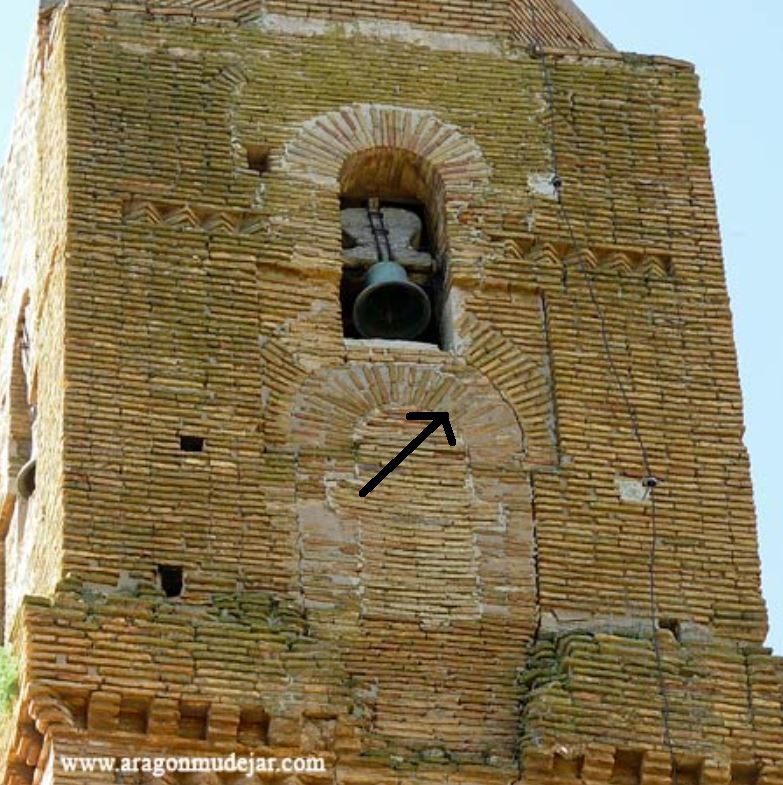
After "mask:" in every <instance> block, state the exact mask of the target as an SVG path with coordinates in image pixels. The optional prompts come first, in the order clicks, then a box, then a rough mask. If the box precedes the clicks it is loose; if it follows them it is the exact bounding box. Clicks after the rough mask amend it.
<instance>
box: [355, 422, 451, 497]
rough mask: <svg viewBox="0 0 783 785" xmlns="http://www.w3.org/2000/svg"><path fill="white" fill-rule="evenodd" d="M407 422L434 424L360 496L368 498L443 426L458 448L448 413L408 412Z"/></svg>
mask: <svg viewBox="0 0 783 785" xmlns="http://www.w3.org/2000/svg"><path fill="white" fill-rule="evenodd" d="M405 419H407V420H432V422H431V423H430V424H429V425H428V426H427V427H426V428H425V429H424V430H423V431H422V432H421V433H420V434H419V435H418V436H417V437H416V438H415V439H414V440H413V441H412V442H411V443H410V444H409V445H408V446H407V447H405V448H404V449H403V450H402V452H400V454H399V455H398V456H397V457H396V458H394V459H393V460H391V461H389V463H387V464H386V466H384V467H383V469H381V470H380V471H379V472H378V474H376V475H375V477H373V478H372V479H371V480H370V482H368V483H367V485H365V486H364V488H362V489H361V490H360V491H359V496H367V494H368V493H370V492H371V491H373V490H374V489H375V488H377V487H378V486H379V485H380V484H381V483H382V482H383V481H384V480H385V479H386V478H387V477H388V476H389V475H390V474H391V473H392V472H393V471H394V470H395V469H396V468H397V467H398V466H399V465H400V464H401V463H402V462H403V461H404V460H405V459H406V458H407V457H408V456H409V455H410V454H411V453H412V452H413V451H414V450H416V449H418V448H419V447H421V445H422V444H424V442H425V441H427V439H429V438H430V436H432V434H433V433H435V431H437V430H438V428H440V426H441V425H442V426H443V430H444V431H445V432H446V439H448V442H449V444H450V445H451V446H452V447H456V445H457V439H456V438H455V436H454V430H453V429H452V427H451V422H450V421H449V413H448V412H408V414H406V415H405Z"/></svg>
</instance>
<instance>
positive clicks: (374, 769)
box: [0, 0, 783, 785]
mask: <svg viewBox="0 0 783 785" xmlns="http://www.w3.org/2000/svg"><path fill="white" fill-rule="evenodd" d="M535 4H536V9H537V13H538V19H539V24H540V28H541V31H542V40H543V44H544V46H545V47H546V52H547V55H548V58H549V62H550V66H551V69H552V78H553V88H554V89H553V95H554V104H555V105H554V109H555V112H556V118H557V123H558V143H559V148H560V149H559V151H558V152H559V156H558V169H559V174H560V176H561V177H562V178H563V182H564V191H563V192H564V199H565V200H566V202H567V205H568V209H569V214H570V216H571V219H572V221H573V226H574V230H575V232H576V239H577V241H578V243H579V248H577V247H574V243H573V240H572V238H571V237H570V235H569V232H568V231H567V228H566V227H565V226H564V225H563V221H562V214H561V212H560V211H559V210H558V205H557V201H556V198H555V197H556V192H555V190H554V189H553V188H552V173H553V158H552V149H551V144H550V138H549V134H548V132H547V124H548V121H549V119H550V117H549V108H548V101H547V90H546V85H545V80H544V75H543V73H542V68H541V62H540V58H539V57H535V56H532V55H531V52H530V49H529V44H530V41H531V27H530V24H531V20H530V16H529V15H528V14H527V13H526V11H527V10H529V4H528V3H527V2H516V1H515V0H485V1H484V2H465V1H464V0H449V2H444V3H424V2H418V1H414V0H405V1H404V2H402V1H400V2H396V3H394V2H389V1H388V0H386V1H385V2H383V1H382V0H362V2H360V3H347V2H345V0H329V1H328V2H323V3H319V4H316V3H308V2H299V0H269V2H266V3H260V2H250V1H249V0H202V1H201V2H196V1H195V0H194V1H193V2H185V0H172V1H171V2H164V1H163V0H159V1H155V2H153V0H150V2H146V3H139V2H130V0H126V1H120V0H114V1H113V2H109V0H70V2H64V3H48V4H46V6H47V7H45V8H42V11H41V15H40V20H39V40H38V42H37V45H36V48H35V51H34V52H33V54H32V56H31V60H30V66H29V74H28V83H27V89H26V92H25V95H24V99H23V103H22V106H21V108H20V113H19V122H18V128H17V130H16V133H15V136H14V142H13V146H12V153H11V157H10V159H9V162H8V163H7V164H6V167H5V170H4V174H3V197H4V198H3V201H4V210H5V216H6V225H7V226H10V227H12V230H11V231H10V232H9V233H8V238H7V249H6V259H7V273H6V278H5V282H4V285H3V287H2V292H1V293H0V307H1V308H2V311H1V315H0V318H1V319H2V322H1V326H2V330H1V331H0V336H2V343H1V344H0V350H1V351H2V354H0V401H2V404H1V406H2V411H0V491H2V507H1V510H2V531H3V532H4V533H5V551H4V560H3V565H4V581H3V588H4V601H5V602H4V609H5V610H4V629H5V641H6V646H7V648H8V650H9V652H11V653H12V654H13V655H14V656H15V657H16V658H18V660H19V662H20V666H21V678H20V694H19V696H18V699H17V700H16V701H15V703H14V706H13V710H12V712H11V713H10V715H9V716H7V717H6V718H4V719H3V721H2V726H1V731H2V735H0V749H2V760H3V765H4V768H3V769H2V771H3V772H4V773H3V777H4V779H3V780H2V781H3V782H4V783H7V784H8V785H23V784H24V785H28V784H29V783H38V782H43V783H51V784H52V785H59V784H60V783H73V784H74V785H77V784H78V785H85V784H86V785H99V783H114V782H117V781H118V780H117V779H116V778H115V775H114V774H113V773H111V772H92V773H90V774H84V773H73V772H67V771H65V770H64V769H63V768H62V766H61V764H60V758H59V756H60V755H62V754H81V755H118V756H122V755H148V756H155V755H158V754H163V753H165V754H171V753H172V752H173V753H176V754H183V755H184V754H188V755H207V756H211V755H214V756H218V755H219V756H225V755H228V754H231V753H237V754H247V753H248V752H251V751H252V752H256V753H259V754H268V755H274V756H277V757H285V756H288V755H300V754H317V755H322V756H323V757H324V758H325V760H326V761H327V772H326V773H324V774H321V775H312V774H310V775H307V776H306V777H304V776H303V777H301V778H300V777H295V776H294V777H290V778H288V779H286V780H285V783H286V785H300V783H301V785H310V784H311V783H317V782H324V783H327V782H328V783H334V784H335V785H370V784H371V783H372V784H373V785H379V784H381V785H425V784H429V783H432V785H435V783H438V784H439V785H440V784H442V783H451V784H452V785H456V784H459V785H495V783H497V785H501V783H503V785H506V784H507V783H509V782H523V781H528V782H533V783H552V784H553V785H565V783H569V782H571V783H572V782H575V781H580V782H585V783H602V784H606V785H608V783H619V784H620V785H636V783H640V784H642V785H666V784H667V783H671V782H672V781H673V780H675V781H676V782H678V783H680V784H681V785H686V783H687V784H688V785H699V784H700V783H716V785H717V783H721V785H757V784H761V785H773V784H776V783H779V782H781V781H782V780H783V706H782V703H783V664H782V663H781V661H780V660H779V659H776V658H774V657H773V656H771V654H770V652H769V651H768V650H767V649H764V648H763V641H764V638H765V635H766V629H767V626H766V625H767V621H766V612H765V607H764V603H763V599H762V597H761V593H760V588H759V560H758V553H757V541H756V528H755V518H754V509H753V502H752V494H751V486H750V479H749V470H748V459H747V455H746V452H745V449H744V447H743V443H742V434H743V421H742V403H741V397H740V391H739V383H738V378H737V368H736V357H735V353H734V345H733V337H732V324H731V316H730V311H729V306H728V297H727V292H726V285H725V281H724V275H723V266H722V259H721V248H720V237H719V233H718V225H717V218H716V210H715V203H714V194H713V189H712V184H711V178H710V169H709V159H708V154H707V150H706V143H705V138H704V129H703V118H702V115H701V112H700V109H699V91H698V83H697V79H696V76H695V75H694V72H693V69H692V67H691V66H690V65H688V64H686V63H682V62H679V61H674V60H669V59H667V58H663V57H641V56H636V55H624V54H619V53H616V52H615V51H614V50H613V49H612V48H611V46H610V45H609V44H608V42H607V41H606V40H605V39H604V38H603V37H602V36H601V35H600V33H598V32H597V31H596V30H595V29H594V28H593V27H592V26H591V25H590V24H589V22H588V21H587V20H585V19H584V17H583V16H582V15H581V14H580V13H579V12H578V11H576V10H575V9H574V7H573V6H572V4H571V3H570V2H565V1H564V0H535ZM373 189H377V194H374V193H373ZM373 195H377V196H378V197H380V198H385V199H390V200H392V201H394V200H395V199H397V200H402V201H404V202H405V203H406V204H415V205H418V207H417V209H419V213H418V215H420V216H421V220H422V221H424V222H425V223H426V225H427V234H428V237H429V244H428V248H427V253H426V254H419V256H424V257H425V258H429V256H431V257H432V259H433V260H434V262H433V264H434V265H435V267H436V268H437V269H436V272H437V273H438V275H440V276H441V279H442V280H441V284H442V289H443V299H442V302H441V301H439V302H438V303H437V307H438V308H439V309H440V332H441V335H440V341H439V343H434V342H428V341H424V342H422V341H419V342H415V341H377V340H359V339H352V338H346V337H345V336H344V330H343V320H342V316H341V279H342V275H343V269H344V267H345V265H346V264H348V263H351V262H352V261H353V260H352V258H351V254H350V253H347V252H345V248H344V245H343V244H344V242H345V238H344V237H343V232H342V228H341V227H342V220H341V208H345V206H346V204H348V208H347V209H354V210H355V209H357V208H356V206H355V202H356V201H357V200H358V199H360V198H365V197H368V196H373ZM406 239H407V238H406ZM353 256H357V254H354V255H353ZM358 256H361V254H359V255H358ZM417 258H418V257H417ZM586 275H587V276H590V278H591V280H592V281H593V282H594V287H595V292H596V295H597V299H598V302H599V304H600V308H601V312H602V314H603V316H604V319H605V325H606V329H607V333H608V343H609V345H610V348H611V351H612V355H613V358H614V362H615V364H616V367H617V369H618V370H619V374H620V376H621V378H622V380H623V383H624V385H625V387H626V389H627V390H628V392H629V395H630V396H631V399H632V401H633V404H634V406H635V407H636V411H637V415H638V421H639V427H640V429H641V431H642V432H643V434H644V436H645V441H646V443H647V445H648V448H649V452H650V463H651V466H652V468H653V470H654V471H655V473H656V476H657V477H658V479H659V481H660V486H659V488H658V490H657V491H656V508H657V515H658V521H657V527H658V532H657V540H656V543H655V544H656V551H657V556H656V561H655V574H656V588H657V592H656V598H657V608H656V611H657V617H658V618H659V619H660V625H659V627H658V628H657V629H655V630H652V628H651V609H650V551H651V545H652V531H651V523H650V510H649V508H650V505H649V499H648V498H647V496H646V494H645V486H644V482H643V481H644V473H645V468H644V466H643V463H642V460H641V458H640V455H639V448H638V445H637V443H636V440H635V439H634V434H633V432H632V428H631V422H630V420H629V416H628V411H627V407H626V405H625V402H624V401H623V397H622V395H621V392H620V390H619V389H618V386H617V383H616V379H615V378H614V375H613V374H612V373H611V371H610V368H609V366H608V363H607V356H606V351H605V346H604V343H603V340H602V335H601V324H600V319H599V315H598V313H597V311H596V308H595V304H594V302H593V301H592V298H591V296H590V291H589V289H588V287H587V285H586V278H585V276H586ZM413 410H420V411H436V410H444V411H449V413H450V416H451V420H452V423H453V427H454V430H455V432H456V435H457V446H456V447H454V448H451V447H449V446H448V445H447V444H446V442H445V439H440V438H433V439H431V440H429V441H428V442H427V443H426V444H425V445H424V446H422V447H421V448H420V449H419V450H417V452H416V453H415V455H414V456H413V457H412V458H410V459H409V460H408V461H406V462H405V463H404V464H403V466H401V467H400V469H399V470H397V471H396V472H395V473H394V474H393V475H391V476H390V477H388V478H387V479H386V480H385V481H384V482H383V484H382V485H380V486H379V487H378V488H377V489H376V490H375V491H373V493H372V495H371V496H369V497H367V498H366V499H363V498H360V497H359V495H358V491H359V489H360V488H361V487H362V486H363V484H364V483H365V482H367V480H368V479H370V477H372V476H373V475H374V474H375V473H376V472H377V471H378V470H379V469H380V468H381V466H383V465H384V464H385V463H386V462H387V461H388V460H389V459H390V458H391V457H393V455H394V454H396V453H397V452H398V451H399V450H400V449H401V447H402V446H403V445H404V444H406V443H407V442H408V441H410V440H411V439H412V438H413V437H414V436H415V435H416V433H417V432H418V431H419V430H420V425H421V424H420V423H412V422H408V421H406V419H405V414H406V413H407V412H409V411H413ZM31 472H33V473H32V474H31ZM31 477H32V478H33V480H34V481H33V482H32V483H31ZM31 488H32V490H31ZM653 636H655V637H656V640H657V641H658V644H659V646H658V648H659V651H660V654H661V663H660V665H661V668H660V670H661V671H662V674H661V673H660V672H659V664H658V662H657V659H656V646H654V645H653ZM661 675H662V682H663V685H664V688H665V694H666V701H665V702H664V701H663V700H662V697H661V690H660V688H661ZM667 707H668V711H667V710H666V709H667ZM664 718H666V720H667V723H666V724H667V726H668V728H664ZM666 730H668V731H670V734H671V739H672V743H673V748H674V758H675V760H674V768H675V770H674V771H673V770H672V758H671V754H670V752H671V751H670V750H669V749H668V748H667V745H666V744H665V743H664V739H665V736H666V733H665V731H666ZM161 781H162V782H167V783H182V784H183V785H194V783H197V782H199V783H201V782H203V783H210V785H215V783H224V782H226V783H228V782H230V780H229V779H227V778H222V779H221V778H218V777H212V778H211V779H210V777H209V776H207V775H205V776H203V777H201V778H195V779H194V778H193V777H192V776H190V777H187V776H185V775H183V776H173V775H172V776H171V777H169V778H168V779H164V780H153V779H146V780H145V779H140V780H138V782H143V783H148V785H149V783H153V782H161ZM251 781H252V780H251Z"/></svg>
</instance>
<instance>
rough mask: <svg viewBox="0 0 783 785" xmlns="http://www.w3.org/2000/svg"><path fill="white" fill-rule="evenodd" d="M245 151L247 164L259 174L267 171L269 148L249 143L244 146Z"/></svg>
mask: <svg viewBox="0 0 783 785" xmlns="http://www.w3.org/2000/svg"><path fill="white" fill-rule="evenodd" d="M245 150H246V151H247V166H248V168H249V169H252V170H253V171H254V172H257V173H258V174H259V175H263V174H266V173H267V172H268V171H269V154H270V148H269V147H268V146H267V145H260V144H249V145H246V146H245Z"/></svg>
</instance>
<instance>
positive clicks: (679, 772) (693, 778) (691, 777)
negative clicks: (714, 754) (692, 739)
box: [674, 757, 704, 785]
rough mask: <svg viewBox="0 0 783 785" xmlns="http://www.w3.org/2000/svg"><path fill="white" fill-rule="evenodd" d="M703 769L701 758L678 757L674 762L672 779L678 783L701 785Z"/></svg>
mask: <svg viewBox="0 0 783 785" xmlns="http://www.w3.org/2000/svg"><path fill="white" fill-rule="evenodd" d="M703 771H704V760H703V759H702V758H695V757H688V758H680V759H678V760H677V761H676V762H675V764H674V774H675V776H674V781H675V782H677V783H678V784H679V785H701V781H702V773H703Z"/></svg>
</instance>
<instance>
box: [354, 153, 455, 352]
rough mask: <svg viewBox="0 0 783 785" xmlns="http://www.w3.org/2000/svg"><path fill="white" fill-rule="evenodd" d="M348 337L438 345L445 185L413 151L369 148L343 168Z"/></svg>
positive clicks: (439, 336)
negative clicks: (443, 185)
mask: <svg viewBox="0 0 783 785" xmlns="http://www.w3.org/2000/svg"><path fill="white" fill-rule="evenodd" d="M340 207H341V224H342V247H343V277H342V285H341V305H342V315H343V333H344V335H345V336H346V337H347V338H368V339H385V340H408V341H419V342H422V343H430V344H438V345H439V344H441V343H442V340H441V332H442V330H441V328H442V324H441V322H442V308H443V279H444V275H443V273H444V262H445V259H446V251H447V248H446V233H445V227H444V220H443V187H442V184H441V182H440V178H439V177H438V175H437V173H436V172H435V171H434V170H433V169H432V167H431V166H428V165H426V164H425V163H423V162H422V161H421V159H419V158H418V157H417V156H416V155H414V154H413V153H411V152H409V151H407V150H401V149H396V148H374V149H371V150H365V151H363V152H361V153H358V154H356V155H354V156H352V157H351V158H350V159H349V160H348V161H347V162H346V163H345V165H344V167H343V170H342V174H341V201H340Z"/></svg>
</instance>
